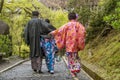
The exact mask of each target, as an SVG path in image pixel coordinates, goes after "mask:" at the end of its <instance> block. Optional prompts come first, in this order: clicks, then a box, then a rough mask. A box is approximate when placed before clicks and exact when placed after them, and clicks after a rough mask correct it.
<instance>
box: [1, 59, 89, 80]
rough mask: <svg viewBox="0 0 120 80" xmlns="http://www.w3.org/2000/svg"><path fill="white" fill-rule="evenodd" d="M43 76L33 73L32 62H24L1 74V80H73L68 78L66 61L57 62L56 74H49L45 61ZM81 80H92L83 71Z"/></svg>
mask: <svg viewBox="0 0 120 80" xmlns="http://www.w3.org/2000/svg"><path fill="white" fill-rule="evenodd" d="M42 71H43V72H44V73H43V74H38V73H35V72H33V71H32V69H31V65H30V61H27V62H24V63H22V64H20V65H18V66H16V67H14V68H12V69H10V70H8V71H6V72H3V73H1V74H0V80H73V79H72V78H70V77H68V76H69V75H68V71H67V68H66V65H65V63H64V61H63V60H62V61H61V62H56V64H55V73H54V74H49V73H48V72H47V68H46V64H45V60H43V66H42ZM78 77H79V80H90V78H89V77H88V76H87V75H86V74H85V73H84V72H83V71H81V72H80V74H79V75H78Z"/></svg>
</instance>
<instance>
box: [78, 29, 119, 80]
mask: <svg viewBox="0 0 120 80" xmlns="http://www.w3.org/2000/svg"><path fill="white" fill-rule="evenodd" d="M79 55H80V57H81V58H82V60H85V61H87V62H88V63H92V64H95V65H97V66H99V67H101V68H102V69H104V70H105V71H106V72H105V73H102V74H100V75H101V76H102V77H104V78H105V80H120V31H115V30H114V31H111V32H110V34H109V35H107V36H106V37H99V38H96V39H94V40H93V41H90V42H89V43H88V44H86V47H85V49H84V51H81V52H80V53H79ZM106 75H107V76H106Z"/></svg>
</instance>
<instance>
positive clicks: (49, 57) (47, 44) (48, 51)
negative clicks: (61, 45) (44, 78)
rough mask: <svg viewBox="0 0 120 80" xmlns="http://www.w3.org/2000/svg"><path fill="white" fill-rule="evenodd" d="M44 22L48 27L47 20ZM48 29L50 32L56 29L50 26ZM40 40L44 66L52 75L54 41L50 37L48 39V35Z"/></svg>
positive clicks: (55, 48) (55, 49)
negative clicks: (43, 54) (44, 61)
mask: <svg viewBox="0 0 120 80" xmlns="http://www.w3.org/2000/svg"><path fill="white" fill-rule="evenodd" d="M45 21H46V22H47V23H49V25H51V24H50V20H49V19H45ZM49 27H50V28H51V29H52V30H55V29H56V28H55V27H54V26H52V25H51V26H49ZM40 40H41V46H42V48H43V50H44V53H45V60H46V66H47V68H48V72H50V73H51V74H53V73H54V55H55V52H56V51H57V47H56V45H55V40H54V38H53V37H52V36H51V37H50V36H48V35H44V36H41V39H40Z"/></svg>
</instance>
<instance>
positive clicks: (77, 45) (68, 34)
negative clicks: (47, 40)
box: [50, 12, 86, 76]
mask: <svg viewBox="0 0 120 80" xmlns="http://www.w3.org/2000/svg"><path fill="white" fill-rule="evenodd" d="M68 19H69V22H68V23H66V24H64V25H63V26H62V27H60V28H59V29H57V30H54V31H52V32H51V33H50V34H51V35H53V36H54V38H55V42H56V45H57V47H58V49H62V48H65V49H66V56H67V60H68V69H69V70H70V72H71V74H72V76H77V73H79V72H80V63H79V57H78V52H79V51H80V50H83V49H84V46H85V33H86V30H85V27H84V26H83V25H82V24H81V23H79V22H78V21H77V19H78V15H77V14H76V13H74V12H71V13H69V14H68Z"/></svg>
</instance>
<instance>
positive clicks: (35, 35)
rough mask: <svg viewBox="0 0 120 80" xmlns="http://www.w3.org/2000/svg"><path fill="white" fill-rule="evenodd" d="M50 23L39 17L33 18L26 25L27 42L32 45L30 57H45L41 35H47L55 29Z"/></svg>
mask: <svg viewBox="0 0 120 80" xmlns="http://www.w3.org/2000/svg"><path fill="white" fill-rule="evenodd" d="M50 26H51V25H50V24H48V23H47V22H45V21H43V20H40V19H38V18H32V19H31V20H30V21H29V22H28V24H27V26H26V27H25V42H26V43H27V44H28V45H29V46H30V57H31V58H32V57H38V56H41V57H43V51H42V49H41V47H40V36H41V35H47V34H48V33H49V32H51V31H53V30H54V29H51V28H50Z"/></svg>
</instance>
